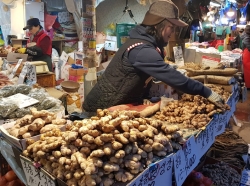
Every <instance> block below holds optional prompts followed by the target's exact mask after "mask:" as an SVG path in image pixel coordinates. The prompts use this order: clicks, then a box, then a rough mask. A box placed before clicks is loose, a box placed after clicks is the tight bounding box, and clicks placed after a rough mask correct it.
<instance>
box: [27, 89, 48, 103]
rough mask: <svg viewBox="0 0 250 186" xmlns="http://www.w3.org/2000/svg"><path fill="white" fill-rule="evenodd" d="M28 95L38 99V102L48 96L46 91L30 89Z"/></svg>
mask: <svg viewBox="0 0 250 186" xmlns="http://www.w3.org/2000/svg"><path fill="white" fill-rule="evenodd" d="M28 96H29V97H32V98H34V99H37V100H38V101H39V103H42V102H43V100H45V98H46V97H47V96H48V94H47V93H46V92H43V91H36V92H34V91H32V90H31V91H30V93H29V94H28Z"/></svg>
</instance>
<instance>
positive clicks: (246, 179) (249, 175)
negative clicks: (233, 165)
mask: <svg viewBox="0 0 250 186" xmlns="http://www.w3.org/2000/svg"><path fill="white" fill-rule="evenodd" d="M240 183H241V185H250V170H246V169H244V170H243V171H242V174H241V180H240Z"/></svg>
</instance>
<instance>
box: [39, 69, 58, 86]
mask: <svg viewBox="0 0 250 186" xmlns="http://www.w3.org/2000/svg"><path fill="white" fill-rule="evenodd" d="M37 84H38V85H40V86H41V87H55V86H56V78H55V73H52V72H49V73H46V74H37Z"/></svg>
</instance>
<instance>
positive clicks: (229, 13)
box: [227, 4, 234, 17]
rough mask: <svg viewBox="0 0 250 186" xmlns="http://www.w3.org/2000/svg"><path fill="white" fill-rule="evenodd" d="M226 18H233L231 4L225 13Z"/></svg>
mask: <svg viewBox="0 0 250 186" xmlns="http://www.w3.org/2000/svg"><path fill="white" fill-rule="evenodd" d="M227 16H228V17H233V16H234V11H233V9H232V4H231V5H230V8H229V10H228V11H227Z"/></svg>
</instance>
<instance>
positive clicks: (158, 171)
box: [128, 155, 174, 186]
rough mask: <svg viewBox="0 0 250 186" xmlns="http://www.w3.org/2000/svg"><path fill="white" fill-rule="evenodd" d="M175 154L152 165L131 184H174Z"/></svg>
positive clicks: (137, 185)
mask: <svg viewBox="0 0 250 186" xmlns="http://www.w3.org/2000/svg"><path fill="white" fill-rule="evenodd" d="M173 161H174V158H173V155H170V156H168V157H166V158H164V159H162V160H160V161H159V162H157V163H155V164H153V165H151V166H150V167H149V168H147V169H146V170H145V171H144V172H143V173H142V174H141V175H139V176H138V177H137V178H136V180H134V181H132V182H130V183H129V184H128V185H129V186H144V185H145V186H149V185H150V186H154V185H160V184H161V183H164V184H165V185H172V168H173Z"/></svg>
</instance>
